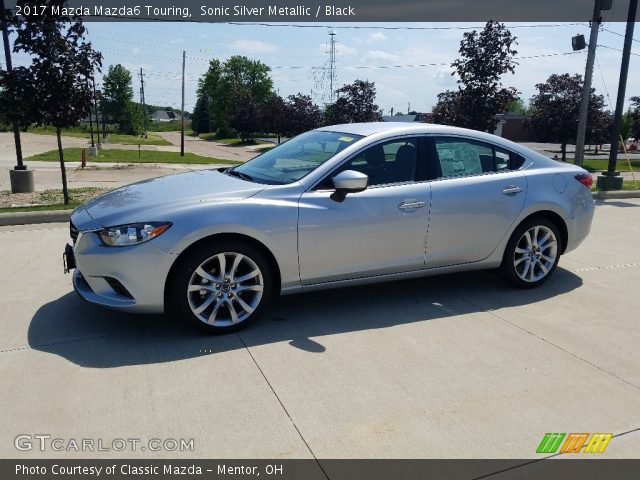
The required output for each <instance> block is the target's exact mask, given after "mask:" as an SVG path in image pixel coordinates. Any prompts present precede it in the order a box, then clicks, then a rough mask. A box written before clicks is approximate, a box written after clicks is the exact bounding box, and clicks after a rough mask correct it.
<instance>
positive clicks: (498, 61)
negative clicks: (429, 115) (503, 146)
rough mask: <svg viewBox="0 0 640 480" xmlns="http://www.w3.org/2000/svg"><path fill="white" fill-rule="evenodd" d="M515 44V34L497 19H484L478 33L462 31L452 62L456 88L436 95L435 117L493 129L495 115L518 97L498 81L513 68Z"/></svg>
mask: <svg viewBox="0 0 640 480" xmlns="http://www.w3.org/2000/svg"><path fill="white" fill-rule="evenodd" d="M515 45H517V42H516V37H514V36H513V35H512V34H511V32H510V31H509V30H508V29H507V28H506V27H505V26H504V24H502V23H499V22H494V21H489V22H487V24H486V25H485V27H484V30H483V31H482V32H480V33H478V32H477V31H476V30H474V31H472V32H465V34H464V36H463V39H462V41H461V42H460V49H459V50H458V52H459V54H460V58H458V59H457V60H456V61H454V62H453V63H452V64H451V66H452V67H453V68H454V70H455V71H454V72H453V73H452V75H457V76H458V80H457V82H458V90H457V91H450V90H449V91H446V92H443V93H440V94H439V95H438V102H437V103H436V105H435V107H434V108H433V117H434V121H435V122H436V123H442V124H446V125H455V126H459V127H464V128H471V129H474V130H479V131H482V132H493V131H494V130H495V129H496V125H497V123H498V120H497V118H496V115H498V114H499V113H503V112H505V110H507V108H508V106H509V104H510V103H511V102H512V101H513V100H514V99H515V98H517V93H518V92H517V90H516V89H515V88H503V87H502V83H501V77H502V76H503V75H504V74H505V73H509V72H510V73H514V72H515V67H516V65H517V63H516V61H515V60H514V56H515V55H516V54H517V53H518V52H517V51H516V50H515V49H514V48H513V47H514V46H515Z"/></svg>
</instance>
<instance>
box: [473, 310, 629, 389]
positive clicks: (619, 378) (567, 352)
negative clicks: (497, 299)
mask: <svg viewBox="0 0 640 480" xmlns="http://www.w3.org/2000/svg"><path fill="white" fill-rule="evenodd" d="M462 299H463V300H464V301H465V302H467V303H469V304H470V305H473V306H474V307H476V308H479V309H481V310H482V311H484V312H486V313H488V314H489V315H492V316H494V317H495V318H497V319H498V320H502V321H503V322H505V323H507V324H509V325H511V326H512V327H515V328H517V329H519V330H522V331H523V332H525V333H528V334H529V335H532V336H534V337H536V338H537V339H538V340H541V341H543V342H545V343H548V344H549V345H551V346H552V347H555V348H557V349H558V350H561V351H563V352H564V353H566V354H568V355H571V356H572V357H574V358H577V359H578V360H580V361H582V362H584V363H586V364H587V365H591V366H592V367H594V368H596V369H598V370H600V371H601V372H603V373H606V374H607V375H610V376H612V377H614V378H615V379H617V380H620V381H621V382H624V383H626V384H627V385H630V386H632V387H633V388H635V389H637V390H640V386H639V385H636V384H635V383H632V382H630V381H628V380H625V379H624V378H622V377H620V376H618V375H616V374H615V373H613V372H610V371H609V370H607V369H605V368H602V367H601V366H599V365H596V364H595V363H593V362H590V361H589V360H587V359H586V358H582V357H581V356H580V355H577V354H575V353H573V352H570V351H569V350H567V349H566V348H563V347H561V346H560V345H558V344H555V343H553V342H552V341H551V340H547V339H546V338H544V337H541V336H540V335H538V334H536V333H534V332H532V331H531V330H527V329H526V328H524V327H521V326H520V325H518V324H516V323H514V322H510V321H509V320H507V319H506V318H504V317H501V316H500V315H498V314H497V313H496V312H495V311H493V310H489V309H487V308H485V307H483V306H482V305H478V304H477V303H475V302H472V301H471V300H469V299H468V298H462Z"/></svg>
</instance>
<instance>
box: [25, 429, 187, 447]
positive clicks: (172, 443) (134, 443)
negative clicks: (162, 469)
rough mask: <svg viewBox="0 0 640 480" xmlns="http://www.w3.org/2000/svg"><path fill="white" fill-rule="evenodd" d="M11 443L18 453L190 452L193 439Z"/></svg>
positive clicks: (39, 437) (35, 437)
mask: <svg viewBox="0 0 640 480" xmlns="http://www.w3.org/2000/svg"><path fill="white" fill-rule="evenodd" d="M13 444H14V446H15V448H16V449H17V450H20V451H21V452H29V451H38V452H193V451H194V449H195V441H194V439H193V438H149V439H141V438H114V439H111V440H107V439H103V438H60V437H54V436H53V435H49V434H28V433H23V434H20V435H18V436H17V437H16V438H15V439H14V441H13Z"/></svg>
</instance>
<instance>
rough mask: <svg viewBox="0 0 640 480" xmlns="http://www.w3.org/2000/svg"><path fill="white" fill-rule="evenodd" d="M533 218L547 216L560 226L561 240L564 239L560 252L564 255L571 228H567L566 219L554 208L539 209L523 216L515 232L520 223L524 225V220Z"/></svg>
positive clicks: (546, 217)
mask: <svg viewBox="0 0 640 480" xmlns="http://www.w3.org/2000/svg"><path fill="white" fill-rule="evenodd" d="M532 218H545V219H547V220H549V221H551V222H553V224H554V225H555V226H556V227H558V230H559V231H560V240H561V241H562V249H561V251H560V254H561V255H562V254H563V253H564V252H565V250H566V249H567V243H568V241H569V230H568V228H567V223H566V222H565V221H564V219H563V218H562V217H561V216H560V215H558V214H557V213H556V212H554V211H552V210H539V211H537V212H533V213H530V214H529V215H527V216H526V217H525V218H523V219H522V220H521V221H520V222H519V223H518V224H517V225H516V227H515V228H514V229H513V231H514V232H515V230H517V229H518V227H520V225H522V224H523V223H524V222H527V221H529V220H531V219H532Z"/></svg>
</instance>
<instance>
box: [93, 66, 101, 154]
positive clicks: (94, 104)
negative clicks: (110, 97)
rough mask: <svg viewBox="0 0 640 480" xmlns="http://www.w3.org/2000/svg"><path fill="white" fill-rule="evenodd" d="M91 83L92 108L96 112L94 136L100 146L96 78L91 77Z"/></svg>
mask: <svg viewBox="0 0 640 480" xmlns="http://www.w3.org/2000/svg"><path fill="white" fill-rule="evenodd" d="M91 80H92V81H93V108H94V110H95V112H96V136H97V140H98V145H100V127H99V125H100V122H99V120H98V94H97V90H96V78H95V77H93V78H92V79H91Z"/></svg>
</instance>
